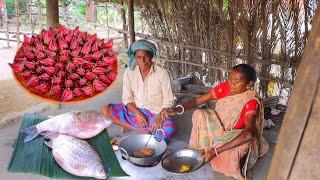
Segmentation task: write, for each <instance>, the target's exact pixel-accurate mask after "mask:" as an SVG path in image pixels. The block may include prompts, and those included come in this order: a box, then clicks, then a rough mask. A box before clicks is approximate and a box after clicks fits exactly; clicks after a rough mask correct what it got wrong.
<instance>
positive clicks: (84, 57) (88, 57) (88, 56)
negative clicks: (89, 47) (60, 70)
mask: <svg viewBox="0 0 320 180" xmlns="http://www.w3.org/2000/svg"><path fill="white" fill-rule="evenodd" d="M82 58H83V59H84V60H87V61H92V60H94V59H93V57H92V55H91V54H86V55H84V56H83V57H82Z"/></svg>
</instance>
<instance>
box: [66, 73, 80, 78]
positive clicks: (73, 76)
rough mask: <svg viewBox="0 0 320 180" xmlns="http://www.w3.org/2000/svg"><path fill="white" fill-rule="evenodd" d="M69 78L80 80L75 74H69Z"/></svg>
mask: <svg viewBox="0 0 320 180" xmlns="http://www.w3.org/2000/svg"><path fill="white" fill-rule="evenodd" d="M69 78H70V79H71V80H78V79H79V78H80V76H79V74H77V73H71V74H70V75H69Z"/></svg>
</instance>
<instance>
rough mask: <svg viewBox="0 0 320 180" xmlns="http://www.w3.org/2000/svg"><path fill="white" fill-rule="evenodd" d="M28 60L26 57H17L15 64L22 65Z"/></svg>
mask: <svg viewBox="0 0 320 180" xmlns="http://www.w3.org/2000/svg"><path fill="white" fill-rule="evenodd" d="M26 60H27V58H25V57H16V58H15V59H14V62H16V63H22V62H24V61H26Z"/></svg>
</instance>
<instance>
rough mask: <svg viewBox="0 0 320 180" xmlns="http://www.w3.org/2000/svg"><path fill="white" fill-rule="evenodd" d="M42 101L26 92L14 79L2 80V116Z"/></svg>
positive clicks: (0, 100) (0, 96) (0, 92)
mask: <svg viewBox="0 0 320 180" xmlns="http://www.w3.org/2000/svg"><path fill="white" fill-rule="evenodd" d="M37 103H40V101H39V100H38V99H37V98H35V97H33V96H31V95H29V94H27V93H26V92H24V91H23V90H22V89H21V88H20V87H19V86H18V85H17V83H16V82H15V81H14V80H2V81H0V117H1V116H5V115H7V114H9V113H12V112H20V111H23V110H25V109H27V108H29V107H32V106H33V105H35V104H37Z"/></svg>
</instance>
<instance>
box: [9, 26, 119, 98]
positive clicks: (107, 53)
mask: <svg viewBox="0 0 320 180" xmlns="http://www.w3.org/2000/svg"><path fill="white" fill-rule="evenodd" d="M112 45H113V41H112V40H109V41H107V42H104V40H103V39H99V38H97V35H96V34H94V35H90V34H88V33H87V32H81V31H79V27H76V28H75V29H73V30H69V29H67V28H65V27H64V26H62V25H60V26H59V28H57V29H52V28H49V29H48V30H42V31H41V33H40V34H39V35H34V36H32V37H31V38H30V37H28V36H25V37H24V42H23V44H22V46H21V47H20V49H19V50H18V51H17V54H16V56H15V59H14V62H13V63H12V64H9V65H10V66H11V67H12V69H13V72H14V75H15V77H16V79H17V80H18V81H19V82H20V83H21V84H22V85H23V86H24V87H25V88H27V90H28V91H30V92H32V93H33V94H36V95H38V96H41V97H44V98H46V99H51V100H54V101H60V102H66V101H78V100H83V99H87V98H89V97H92V96H95V95H97V94H99V93H101V92H102V91H104V90H106V88H107V87H108V86H109V85H110V84H111V83H112V82H113V81H115V80H116V77H117V67H118V63H117V61H116V59H117V53H116V52H114V51H113V50H112Z"/></svg>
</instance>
